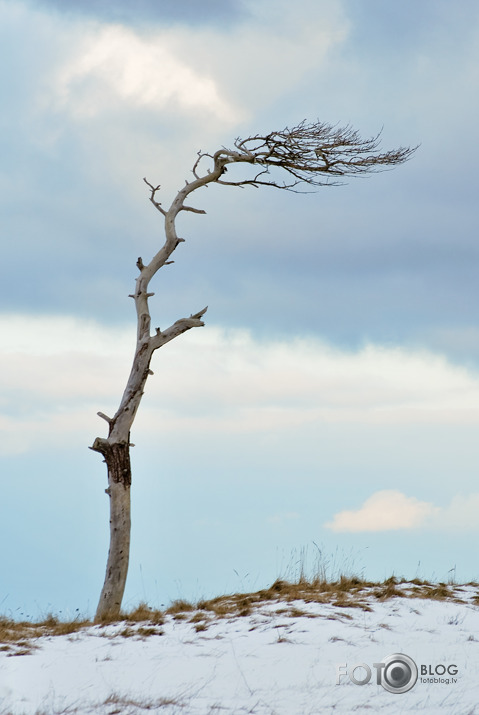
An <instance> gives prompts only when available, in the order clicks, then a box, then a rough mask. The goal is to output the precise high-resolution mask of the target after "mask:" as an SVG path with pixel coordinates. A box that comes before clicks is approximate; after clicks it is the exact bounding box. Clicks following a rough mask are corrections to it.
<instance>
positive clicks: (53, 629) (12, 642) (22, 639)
mask: <svg viewBox="0 0 479 715" xmlns="http://www.w3.org/2000/svg"><path fill="white" fill-rule="evenodd" d="M87 625H90V622H89V621H85V620H80V619H75V620H73V621H60V620H59V619H57V618H55V617H54V616H51V615H49V616H47V618H45V619H44V620H43V621H41V622H40V623H30V622H29V621H14V620H12V619H10V618H5V617H3V616H0V643H1V644H2V645H1V646H0V649H1V650H2V651H4V652H5V651H6V652H7V655H28V654H29V653H31V652H32V651H33V650H34V649H35V647H36V646H35V643H34V641H35V640H36V639H37V638H41V637H43V636H65V635H70V634H72V633H76V632H77V631H79V630H81V629H82V628H84V627H85V626H87Z"/></svg>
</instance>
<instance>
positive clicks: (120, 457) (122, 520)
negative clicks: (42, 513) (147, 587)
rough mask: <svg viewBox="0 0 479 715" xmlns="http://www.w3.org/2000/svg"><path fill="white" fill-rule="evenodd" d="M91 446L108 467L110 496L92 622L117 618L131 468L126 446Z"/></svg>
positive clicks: (125, 551)
mask: <svg viewBox="0 0 479 715" xmlns="http://www.w3.org/2000/svg"><path fill="white" fill-rule="evenodd" d="M94 447H96V448H97V450H98V451H101V453H102V454H103V455H104V457H105V461H106V463H107V467H108V489H106V490H105V491H106V493H107V494H108V496H109V497H110V548H109V551H108V561H107V565H106V573H105V581H104V584H103V589H102V592H101V595H100V600H99V603H98V608H97V611H96V615H95V622H96V623H100V622H102V621H106V620H112V619H116V618H118V617H119V615H120V610H121V602H122V599H123V593H124V591H125V584H126V577H127V574H128V561H129V555H130V531H131V517H130V487H131V465H130V445H129V444H128V443H125V442H123V443H118V444H108V443H107V442H106V440H96V442H95V445H94Z"/></svg>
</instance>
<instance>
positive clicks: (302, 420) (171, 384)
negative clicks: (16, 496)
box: [0, 314, 479, 453]
mask: <svg viewBox="0 0 479 715" xmlns="http://www.w3.org/2000/svg"><path fill="white" fill-rule="evenodd" d="M135 332H136V331H135V327H134V325H127V326H124V327H115V326H108V325H102V324H100V323H96V322H93V321H86V320H80V319H75V318H69V317H63V318H60V317H55V316H32V315H18V314H4V315H0V333H1V334H2V336H3V348H2V350H1V351H0V394H1V395H2V397H1V400H0V414H1V415H2V419H3V428H4V430H3V442H2V445H1V447H0V450H1V451H3V453H10V452H11V451H12V450H13V451H17V450H18V449H19V448H20V447H21V449H22V450H23V451H28V450H31V449H33V448H35V446H38V444H40V443H41V444H46V443H47V442H48V440H49V439H50V440H52V443H53V442H54V441H55V430H56V426H57V424H58V421H59V419H60V417H61V422H62V424H61V430H62V433H63V434H64V436H65V444H66V443H67V442H68V439H71V440H75V441H76V440H77V439H78V435H77V434H76V430H77V427H78V421H80V422H81V423H82V424H83V425H84V426H85V429H86V426H87V425H90V430H91V431H92V432H93V430H97V429H99V427H98V419H97V418H96V412H97V411H99V410H101V411H103V412H105V413H106V414H112V413H114V412H115V410H116V407H117V405H118V402H119V400H120V397H121V394H122V392H123V389H124V386H125V382H126V378H127V376H128V373H129V370H130V362H131V358H132V353H133V350H134V341H135ZM152 369H153V371H154V373H155V374H154V376H153V377H151V378H150V379H149V381H148V385H147V390H146V395H145V399H144V404H143V405H142V408H141V410H140V412H139V414H138V417H137V421H136V423H135V432H140V433H142V434H148V435H150V436H151V435H152V434H157V433H158V430H159V429H160V428H159V425H161V432H162V434H166V433H168V434H179V433H181V432H185V433H192V434H195V435H197V434H206V433H208V434H239V433H243V434H251V435H252V434H261V433H263V434H282V433H284V431H288V432H291V431H294V430H301V429H302V428H304V427H305V426H310V427H311V426H313V427H314V425H316V424H317V425H318V428H319V424H320V423H344V424H355V423H361V424H365V423H372V424H384V423H391V424H408V423H413V424H416V423H418V422H423V423H424V422H426V423H442V424H452V423H456V424H476V423H478V422H479V412H478V409H477V405H479V378H478V376H477V375H476V374H474V373H472V372H469V371H467V370H466V369H465V368H459V367H457V366H455V365H452V364H450V363H448V362H447V361H446V360H445V359H444V358H441V357H438V356H437V355H434V354H432V353H428V352H412V351H407V350H403V349H394V348H384V347H381V346H377V345H376V346H375V345H369V346H367V347H365V348H364V349H362V350H358V351H355V352H352V351H342V350H340V349H337V348H332V347H331V346H329V345H328V344H326V343H324V342H322V341H321V340H319V339H315V338H309V339H304V338H303V339H299V338H297V339H294V338H292V339H290V340H289V341H283V340H258V339H255V338H254V337H253V336H252V335H251V334H250V333H248V332H247V331H241V330H224V329H222V328H220V327H211V326H207V327H205V328H202V329H201V330H196V331H191V332H189V333H188V334H187V335H185V336H182V337H181V338H179V339H178V340H176V341H174V342H172V343H170V344H169V345H168V346H165V348H164V349H162V350H160V351H158V352H157V353H156V354H155V356H154V358H153V361H152ZM69 415H72V416H73V417H72V419H71V420H70V417H69ZM48 425H50V426H51V428H52V429H51V433H50V436H49V430H48ZM40 435H41V438H40ZM67 435H70V437H69V438H68V439H67ZM17 437H18V438H17Z"/></svg>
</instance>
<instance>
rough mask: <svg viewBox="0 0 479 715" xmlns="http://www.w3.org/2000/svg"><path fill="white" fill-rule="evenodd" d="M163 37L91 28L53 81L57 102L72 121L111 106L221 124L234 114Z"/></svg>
mask: <svg viewBox="0 0 479 715" xmlns="http://www.w3.org/2000/svg"><path fill="white" fill-rule="evenodd" d="M168 44H169V43H168V39H167V36H166V34H164V33H157V34H155V35H151V36H148V37H145V36H141V35H139V34H136V33H135V32H134V31H133V30H131V29H128V28H125V27H122V26H120V25H109V26H106V27H103V26H102V27H94V26H91V28H90V31H89V32H88V33H87V34H86V37H83V38H82V40H81V41H80V42H79V46H78V47H77V48H76V50H75V52H73V53H72V57H70V59H69V60H68V61H67V62H66V63H65V65H64V66H63V67H62V68H61V70H60V71H59V73H58V75H57V78H56V91H57V92H58V95H59V98H60V100H61V102H62V103H63V104H64V105H65V106H67V107H68V108H69V109H70V110H71V111H72V112H73V113H74V114H76V115H77V116H87V117H88V116H95V115H97V114H99V113H102V112H104V111H106V110H110V109H111V108H112V104H113V106H114V105H115V103H123V104H125V105H128V106H129V107H138V108H150V109H154V110H157V111H158V110H164V109H168V110H170V109H171V108H175V107H177V108H180V109H182V110H184V111H186V112H191V111H204V112H207V113H208V114H211V115H215V116H217V117H219V118H220V119H222V120H223V121H227V122H231V121H235V120H236V119H237V115H238V109H237V108H235V107H233V106H232V105H229V104H228V103H227V102H226V101H225V100H224V99H223V98H222V97H221V96H220V91H219V88H218V86H217V84H216V82H215V80H214V79H213V77H211V76H209V75H206V74H205V73H202V72H199V71H198V70H197V69H196V68H195V67H194V65H193V64H192V63H187V62H185V61H184V60H183V59H181V58H180V57H178V56H175V54H174V53H173V52H172V50H171V49H170V48H169V46H168Z"/></svg>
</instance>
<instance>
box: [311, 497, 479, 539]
mask: <svg viewBox="0 0 479 715" xmlns="http://www.w3.org/2000/svg"><path fill="white" fill-rule="evenodd" d="M324 526H325V527H326V528H327V529H331V531H335V532H348V533H358V532H373V531H398V530H407V529H428V530H454V531H457V530H461V531H470V530H476V531H477V530H478V529H479V494H477V493H476V494H469V495H468V496H463V495H462V494H458V495H456V496H455V497H454V498H453V499H452V500H451V502H450V504H449V505H447V506H444V507H439V506H435V505H434V504H432V503H431V502H424V501H420V500H419V499H416V498H415V497H409V496H406V495H405V494H403V493H402V492H400V491H398V490H396V489H383V490H381V491H378V492H375V493H374V494H372V496H370V497H369V498H368V499H366V501H365V502H364V504H363V505H362V506H361V507H359V509H356V510H354V509H352V510H345V511H340V512H338V513H337V514H335V516H334V518H333V520H332V521H330V522H327V523H326V524H324Z"/></svg>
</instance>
